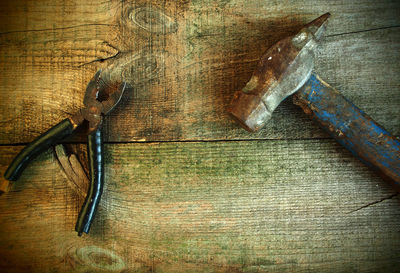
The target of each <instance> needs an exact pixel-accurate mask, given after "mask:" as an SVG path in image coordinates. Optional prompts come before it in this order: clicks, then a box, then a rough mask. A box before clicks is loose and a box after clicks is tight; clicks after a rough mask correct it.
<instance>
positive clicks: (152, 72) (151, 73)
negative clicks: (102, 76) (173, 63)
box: [108, 50, 167, 86]
mask: <svg viewBox="0 0 400 273" xmlns="http://www.w3.org/2000/svg"><path fill="white" fill-rule="evenodd" d="M166 55H167V53H166V52H162V51H152V52H149V51H145V50H143V51H140V52H138V53H135V54H133V53H126V54H123V55H121V56H120V58H119V59H118V61H116V62H114V63H113V64H112V65H110V66H109V67H108V70H109V76H110V78H111V80H113V81H125V82H128V83H130V84H131V85H132V86H134V85H137V84H140V83H143V82H147V81H149V80H152V79H156V78H159V77H160V76H161V75H162V74H163V73H164V63H165V57H166Z"/></svg>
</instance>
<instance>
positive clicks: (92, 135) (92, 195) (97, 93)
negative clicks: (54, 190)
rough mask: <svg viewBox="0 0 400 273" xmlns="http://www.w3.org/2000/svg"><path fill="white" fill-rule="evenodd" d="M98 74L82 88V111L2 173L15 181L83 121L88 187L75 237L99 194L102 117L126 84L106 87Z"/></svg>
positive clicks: (90, 216)
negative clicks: (86, 133)
mask: <svg viewBox="0 0 400 273" xmlns="http://www.w3.org/2000/svg"><path fill="white" fill-rule="evenodd" d="M100 74H101V70H99V71H97V72H96V74H95V75H94V77H93V78H92V79H91V81H90V82H89V83H88V85H87V87H86V93H85V97H84V100H83V103H84V105H85V107H84V108H82V109H80V110H79V111H78V112H77V113H76V114H75V115H74V116H72V117H71V118H66V119H64V120H63V121H61V122H60V123H58V124H57V125H55V126H53V127H52V128H50V129H49V130H48V131H46V132H45V133H43V134H42V135H40V136H39V137H37V138H36V139H35V140H34V141H32V142H31V143H29V144H28V145H27V146H26V147H25V148H24V149H22V151H21V152H20V153H19V154H18V155H17V156H16V157H15V158H14V159H13V161H12V162H11V164H10V165H9V166H8V168H7V170H6V172H5V173H4V178H5V179H7V180H10V181H16V180H17V179H18V178H19V177H20V176H21V174H22V172H23V170H24V169H25V168H26V167H27V165H28V164H29V162H30V161H31V160H33V159H34V158H35V157H36V156H38V155H39V154H40V153H42V152H43V151H45V150H47V149H48V148H50V147H51V146H53V145H55V144H56V143H57V142H59V141H61V140H62V139H64V138H66V137H67V136H69V135H71V134H72V133H73V132H74V131H75V129H76V128H77V127H78V126H79V125H80V124H82V123H83V121H84V120H87V121H88V122H89V130H88V144H87V145H88V147H87V151H88V160H89V174H90V183H89V189H88V193H87V195H86V199H85V202H84V204H83V206H82V208H81V211H80V213H79V216H78V220H77V222H76V226H75V230H76V231H77V232H78V235H79V236H81V235H82V233H83V232H85V233H89V230H90V226H91V223H92V220H93V218H94V216H95V213H96V209H97V206H98V204H99V201H100V198H101V194H102V192H103V184H104V160H103V141H102V132H101V125H102V121H103V117H104V116H105V115H107V114H108V113H109V112H110V111H111V110H112V109H113V108H114V107H115V106H116V105H117V104H118V103H119V101H120V100H121V97H122V95H123V93H124V91H125V88H126V83H122V84H113V85H110V84H108V83H106V82H105V81H104V80H103V79H102V78H101V77H100ZM101 97H105V99H104V100H101Z"/></svg>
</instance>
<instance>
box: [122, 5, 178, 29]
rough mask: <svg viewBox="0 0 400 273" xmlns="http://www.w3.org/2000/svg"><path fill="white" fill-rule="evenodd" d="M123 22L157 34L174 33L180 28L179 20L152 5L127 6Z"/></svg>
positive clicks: (131, 26) (128, 25)
mask: <svg viewBox="0 0 400 273" xmlns="http://www.w3.org/2000/svg"><path fill="white" fill-rule="evenodd" d="M122 22H123V23H124V25H126V26H127V27H130V28H137V27H139V28H141V29H144V30H146V31H148V32H150V33H155V34H169V33H174V32H176V31H177V29H178V23H177V22H175V21H174V20H173V19H172V18H171V17H169V16H167V15H166V14H165V13H163V12H162V11H161V10H159V9H157V8H155V7H152V6H144V7H127V8H126V9H125V10H124V12H123V14H122Z"/></svg>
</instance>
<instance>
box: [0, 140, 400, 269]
mask: <svg viewBox="0 0 400 273" xmlns="http://www.w3.org/2000/svg"><path fill="white" fill-rule="evenodd" d="M105 150H106V174H107V175H106V178H107V179H106V180H107V182H106V188H105V192H104V195H103V198H102V201H101V204H100V210H99V212H98V215H97V217H96V220H95V222H94V224H93V227H92V231H91V234H90V235H89V236H84V237H82V238H78V236H76V234H75V232H74V231H73V227H74V224H75V220H76V216H77V214H78V211H79V206H80V204H81V203H82V202H83V198H82V197H80V196H79V194H78V193H77V192H76V191H74V189H72V188H71V187H69V185H68V183H66V178H65V177H64V175H63V174H62V171H61V169H60V168H59V167H58V164H57V162H56V160H55V158H54V156H53V154H52V153H51V152H48V153H45V154H43V155H42V156H41V157H40V158H39V159H38V160H37V161H35V162H34V163H33V164H32V165H31V166H30V167H29V170H28V172H26V173H25V174H24V175H23V177H21V180H20V181H18V183H14V185H13V187H12V189H11V191H10V192H9V193H7V194H5V195H3V196H2V197H1V198H0V207H1V208H2V210H0V222H1V223H2V224H1V225H0V244H1V245H2V248H1V250H0V266H1V267H3V268H6V269H7V272H9V271H20V270H23V269H27V270H29V271H31V272H49V271H51V270H55V271H57V272H58V271H60V272H71V271H76V272H88V271H91V272H93V271H96V270H100V269H103V270H105V271H118V272H120V271H121V272H122V271H123V272H132V271H138V272H147V271H153V272H171V271H174V272H187V271H190V272H204V271H213V272H232V271H238V272H259V271H262V272H293V271H296V272H349V271H350V272H354V271H356V272H371V271H385V272H396V270H397V269H398V266H399V261H400V260H399V259H400V256H399V253H400V237H399V234H400V233H399V231H400V230H399V225H400V223H399V219H400V217H399V216H400V215H399V209H398V206H399V199H398V196H393V193H394V192H393V191H392V189H391V188H390V187H389V186H387V185H386V184H384V183H383V182H382V181H381V179H380V178H379V177H378V176H376V175H375V174H374V173H372V172H371V171H370V170H369V169H367V168H366V167H365V166H364V165H362V164H361V163H360V162H358V161H357V160H356V159H354V158H353V157H352V155H351V154H350V153H348V152H347V151H345V150H344V149H343V148H342V147H341V146H339V145H337V144H336V143H335V142H334V141H331V140H308V141H301V140H282V141H244V142H243V141H239V142H236V141H233V142H205V143H158V144H145V143H144V144H112V145H106V147H105ZM1 152H2V154H5V155H7V157H10V156H12V155H13V154H14V153H15V152H14V148H13V147H1ZM293 155H295V156H293ZM6 163H7V158H5V159H1V167H2V168H4V167H5V164H6ZM385 198H387V200H385ZM381 199H382V201H380V200H381ZM374 201H378V202H377V203H376V204H371V205H370V206H368V204H370V203H373V202H374ZM363 206H366V207H364V208H361V207H363ZM359 208H361V209H359ZM357 209H359V210H357ZM50 265H51V266H50Z"/></svg>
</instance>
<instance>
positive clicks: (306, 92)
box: [228, 13, 400, 191]
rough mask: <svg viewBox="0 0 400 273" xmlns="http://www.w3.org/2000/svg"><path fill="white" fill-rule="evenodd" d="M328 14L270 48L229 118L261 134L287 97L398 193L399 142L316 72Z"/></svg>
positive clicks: (235, 97) (399, 179)
mask: <svg viewBox="0 0 400 273" xmlns="http://www.w3.org/2000/svg"><path fill="white" fill-rule="evenodd" d="M329 17H330V14H329V13H326V14H324V15H322V16H320V17H319V18H317V19H315V20H314V21H312V22H310V23H308V24H307V25H305V26H304V27H303V28H302V29H301V30H300V31H299V32H298V33H297V34H295V35H293V36H289V37H286V38H284V39H282V40H280V41H279V42H277V43H276V44H274V45H273V46H272V47H270V48H269V49H268V50H267V51H266V52H265V53H264V55H263V56H262V57H261V59H260V61H259V63H258V66H257V68H256V70H255V71H254V73H253V75H252V77H251V78H250V81H249V82H247V84H246V86H245V87H244V88H243V89H242V90H240V91H237V92H236V93H235V94H234V97H233V100H232V103H231V106H230V107H229V108H228V111H229V112H230V114H231V115H232V116H233V117H234V119H236V120H237V121H238V122H239V124H240V125H241V126H242V127H244V128H245V129H246V130H248V131H250V132H255V131H258V130H259V129H260V128H262V127H263V126H264V125H265V123H266V122H267V121H268V120H269V119H270V118H271V115H272V112H273V111H274V110H275V109H276V107H278V105H279V103H281V102H282V101H283V100H284V99H285V98H286V97H288V96H290V95H292V94H294V95H293V103H294V104H296V105H298V106H300V107H301V108H302V109H303V111H304V112H305V113H306V114H307V115H309V116H310V117H311V118H312V119H314V120H315V121H317V122H318V123H319V125H320V126H321V127H322V128H323V129H325V130H326V131H327V132H328V133H329V134H330V135H331V136H332V137H334V138H335V139H336V140H337V141H338V142H339V143H340V144H342V145H343V146H344V147H346V148H347V149H348V150H350V151H351V152H352V153H353V154H354V155H355V156H356V157H357V158H359V159H360V160H361V161H362V162H364V163H365V164H367V165H368V166H370V167H372V168H373V169H375V170H377V171H378V172H379V173H380V174H381V175H382V176H383V177H384V178H385V179H386V180H388V181H389V182H391V183H392V185H393V186H394V187H395V188H396V190H397V191H399V190H400V142H399V141H398V140H397V139H396V138H395V137H394V136H392V135H390V133H388V132H387V131H386V130H385V129H384V128H383V127H382V126H380V125H379V124H378V123H377V122H375V121H374V120H373V119H372V118H371V117H369V116H368V115H367V114H365V113H364V112H363V111H361V110H360V109H359V108H357V107H356V106H355V105H353V104H352V103H351V102H350V101H349V100H347V99H346V98H345V97H344V96H343V95H341V94H340V93H339V92H338V91H337V90H336V89H334V88H333V87H331V86H329V85H328V84H327V83H326V82H324V81H323V80H321V79H320V77H319V76H318V75H316V74H314V73H313V72H312V70H313V67H314V58H315V54H314V53H315V49H316V47H317V45H318V41H319V40H320V39H321V37H322V34H323V33H324V31H325V29H326V22H327V19H328V18H329Z"/></svg>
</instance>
